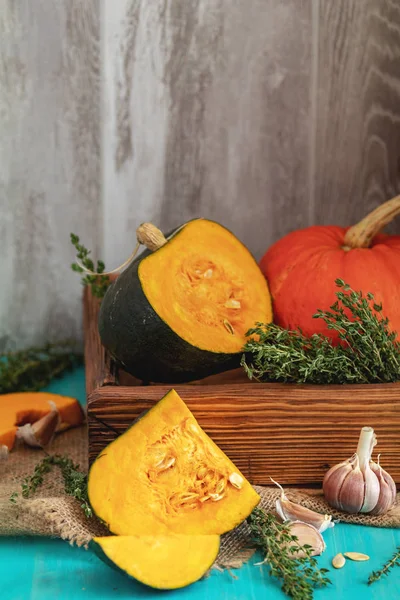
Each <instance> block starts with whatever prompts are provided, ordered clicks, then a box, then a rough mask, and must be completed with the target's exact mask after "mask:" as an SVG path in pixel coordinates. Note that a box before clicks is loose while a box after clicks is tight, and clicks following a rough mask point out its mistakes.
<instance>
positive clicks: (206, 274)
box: [203, 269, 213, 279]
mask: <svg viewBox="0 0 400 600" xmlns="http://www.w3.org/2000/svg"><path fill="white" fill-rule="evenodd" d="M212 276H213V270H212V269H207V271H205V272H204V275H203V277H204V279H210V278H211V277H212Z"/></svg>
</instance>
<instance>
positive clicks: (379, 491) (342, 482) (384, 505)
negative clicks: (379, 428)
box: [323, 427, 396, 515]
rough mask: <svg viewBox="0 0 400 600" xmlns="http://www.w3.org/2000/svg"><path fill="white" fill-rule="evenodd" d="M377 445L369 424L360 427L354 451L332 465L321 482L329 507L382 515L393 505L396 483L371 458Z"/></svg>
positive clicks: (350, 511) (352, 512) (349, 511)
mask: <svg viewBox="0 0 400 600" xmlns="http://www.w3.org/2000/svg"><path fill="white" fill-rule="evenodd" d="M375 445H376V436H375V433H374V430H373V429H372V427H363V428H362V429H361V433H360V438H359V440H358V446H357V452H356V453H355V454H354V455H353V456H352V457H351V458H349V459H348V460H345V461H344V462H342V463H339V464H338V465H335V466H334V467H332V468H331V469H329V471H328V472H327V473H326V475H325V477H324V482H323V490H324V495H325V499H326V501H327V502H328V504H330V506H332V507H334V508H337V509H338V510H342V511H344V512H347V513H351V514H354V513H358V512H362V513H372V514H376V515H377V514H383V513H385V512H387V511H388V510H389V509H390V508H391V507H392V506H393V504H394V501H395V498H396V486H395V483H394V481H393V479H392V478H391V476H390V475H389V473H387V472H386V471H384V470H383V469H382V467H381V466H380V465H379V463H378V464H375V463H374V462H373V461H372V460H371V454H372V451H373V448H374V446H375Z"/></svg>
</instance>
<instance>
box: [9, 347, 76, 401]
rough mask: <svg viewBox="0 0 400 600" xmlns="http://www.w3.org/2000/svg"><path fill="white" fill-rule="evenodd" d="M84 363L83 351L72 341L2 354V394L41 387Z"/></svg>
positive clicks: (28, 390) (30, 390) (35, 389)
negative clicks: (76, 347) (75, 347)
mask: <svg viewBox="0 0 400 600" xmlns="http://www.w3.org/2000/svg"><path fill="white" fill-rule="evenodd" d="M81 363H82V354H81V353H80V352H78V351H77V350H76V349H74V344H72V343H71V342H61V343H59V344H47V345H46V346H44V347H43V348H36V347H34V348H28V349H25V350H19V351H17V352H7V353H4V354H1V355H0V394H8V393H11V392H32V391H37V390H40V389H41V388H43V387H45V386H46V385H48V384H49V383H50V381H51V380H52V379H53V378H54V377H59V376H60V375H62V374H63V373H64V372H65V371H67V370H70V369H73V368H74V367H76V366H78V365H79V364H81Z"/></svg>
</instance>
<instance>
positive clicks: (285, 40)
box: [103, 0, 312, 267]
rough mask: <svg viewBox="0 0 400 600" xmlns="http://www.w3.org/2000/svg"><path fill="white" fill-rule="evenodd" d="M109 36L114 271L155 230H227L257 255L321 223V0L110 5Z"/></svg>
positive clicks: (109, 254) (109, 245)
mask: <svg viewBox="0 0 400 600" xmlns="http://www.w3.org/2000/svg"><path fill="white" fill-rule="evenodd" d="M104 36H105V38H104V44H105V47H104V61H105V63H104V68H105V90H104V93H105V97H104V107H105V112H106V114H107V122H106V124H105V130H104V137H103V142H104V143H103V156H104V161H103V169H104V203H105V204H104V221H105V223H106V224H107V225H106V228H105V258H106V260H107V263H108V264H110V266H111V267H112V266H114V265H117V264H120V262H122V261H123V260H124V259H125V258H126V257H127V256H129V253H130V252H131V250H132V247H133V244H134V231H135V228H136V227H137V226H138V224H139V223H140V222H142V221H145V220H152V221H154V222H155V224H157V225H158V226H160V227H161V228H163V229H164V230H168V229H171V228H172V227H175V226H177V225H179V224H181V223H182V222H183V221H185V220H187V219H190V218H192V217H195V216H204V217H208V218H211V219H215V220H219V221H221V222H223V223H224V224H225V225H226V226H227V227H228V228H230V229H232V231H233V232H234V233H235V234H237V235H238V236H239V237H240V239H242V240H243V241H244V242H245V243H246V244H248V246H249V248H250V249H251V250H252V251H253V253H255V255H256V256H257V257H259V256H260V255H261V254H262V253H263V252H264V251H265V250H266V248H267V246H268V245H269V244H270V243H271V242H273V241H275V240H276V239H277V238H279V237H280V236H282V235H283V234H285V233H287V232H288V231H289V230H291V229H294V228H296V227H302V226H306V225H308V224H310V223H309V220H308V219H309V216H308V211H307V210H306V209H305V207H307V204H308V198H309V189H308V179H309V172H308V155H309V150H310V147H309V129H308V127H309V97H310V93H309V81H310V51H311V37H312V36H311V0H305V1H302V2H298V1H297V0H281V1H280V2H276V1H275V0H248V1H247V2H231V1H229V0H228V1H226V0H223V1H222V2H215V1H214V0H199V1H198V2H187V1H186V0H175V1H174V2H169V3H165V2H164V0H153V1H152V2H146V1H145V0H118V1H114V2H106V3H104ZM116 202H118V204H117V209H116Z"/></svg>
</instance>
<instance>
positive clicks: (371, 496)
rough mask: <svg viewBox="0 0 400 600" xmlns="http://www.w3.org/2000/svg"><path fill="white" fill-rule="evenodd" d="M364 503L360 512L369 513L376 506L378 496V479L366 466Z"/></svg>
mask: <svg viewBox="0 0 400 600" xmlns="http://www.w3.org/2000/svg"><path fill="white" fill-rule="evenodd" d="M364 485H365V490H364V502H363V505H362V507H361V510H360V512H362V513H370V512H371V511H372V510H373V509H374V508H375V507H376V505H377V503H378V500H379V494H380V485H379V480H378V477H377V476H376V475H375V473H374V472H373V471H372V469H371V468H370V466H369V463H368V465H367V466H366V467H365V469H364Z"/></svg>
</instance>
